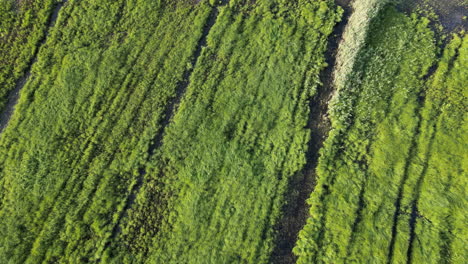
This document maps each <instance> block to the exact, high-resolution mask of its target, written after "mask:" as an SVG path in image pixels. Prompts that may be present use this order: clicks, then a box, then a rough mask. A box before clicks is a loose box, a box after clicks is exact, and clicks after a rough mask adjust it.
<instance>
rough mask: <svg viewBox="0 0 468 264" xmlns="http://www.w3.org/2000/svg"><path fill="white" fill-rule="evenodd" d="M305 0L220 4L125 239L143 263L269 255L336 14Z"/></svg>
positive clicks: (265, 258)
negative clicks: (143, 253) (144, 254)
mask: <svg viewBox="0 0 468 264" xmlns="http://www.w3.org/2000/svg"><path fill="white" fill-rule="evenodd" d="M305 2H306V1H304V2H303V1H298V3H288V4H277V6H271V5H273V4H275V3H276V1H264V2H262V1H259V2H258V3H257V5H255V6H252V7H251V8H250V9H248V10H245V9H246V8H245V6H243V5H236V4H234V5H233V4H231V8H227V7H226V8H222V10H221V13H220V15H219V17H218V20H217V21H216V24H215V26H214V27H213V29H212V30H211V32H210V35H209V36H208V45H207V47H206V48H204V49H203V53H202V56H201V57H200V59H199V62H198V63H197V67H196V68H195V69H194V72H193V75H192V76H191V78H190V86H189V87H188V90H187V94H186V96H185V97H184V99H183V101H182V102H181V104H180V107H179V109H178V112H177V114H176V115H175V117H174V120H173V123H172V124H170V126H169V127H168V129H167V131H166V136H165V138H164V141H163V147H162V149H161V150H160V152H159V153H157V155H156V157H155V159H154V161H153V164H154V166H155V169H154V170H151V173H149V174H148V177H147V178H148V180H149V181H151V182H152V183H151V184H145V185H144V186H143V190H142V192H141V193H140V196H139V197H138V198H139V199H138V200H137V203H138V206H137V207H135V208H134V209H133V210H132V212H131V214H130V218H129V220H128V221H129V226H130V227H131V228H130V229H129V231H128V235H126V234H125V233H124V236H123V239H124V241H128V242H127V243H128V246H129V247H135V248H136V249H135V250H136V252H138V250H140V248H148V247H150V246H151V241H152V243H153V244H154V245H153V248H152V249H150V250H148V251H149V253H148V256H149V260H150V261H151V262H152V263H268V262H269V256H270V254H271V252H272V250H273V247H274V244H273V239H274V235H275V233H274V229H273V227H274V226H275V223H276V222H277V221H278V220H279V219H278V218H279V216H280V209H281V206H282V204H283V201H284V200H285V195H286V194H285V191H286V186H287V184H288V181H289V180H290V179H291V178H292V176H293V175H294V174H295V173H296V172H297V171H298V170H300V169H301V167H302V166H303V165H304V163H305V152H306V146H307V141H308V139H309V131H308V130H307V129H305V128H304V127H305V125H306V123H307V118H308V104H307V103H308V100H309V98H310V97H311V96H312V95H313V94H314V93H315V91H316V87H317V85H318V83H319V73H320V70H321V69H323V67H324V65H325V64H324V56H323V54H324V52H325V48H326V44H327V37H328V35H329V34H330V33H331V32H332V29H333V26H334V24H335V23H336V21H337V20H338V19H339V15H340V12H339V11H337V9H336V8H335V7H334V6H333V5H332V4H331V3H330V2H328V1H316V2H313V3H305ZM243 9H244V10H245V11H244V10H243ZM238 12H245V14H244V15H243V16H238V15H237V13H238ZM161 160H162V161H163V162H164V163H163V164H164V166H162V165H161ZM160 189H162V192H163V193H164V194H165V195H166V196H163V197H161V196H157V195H155V193H158V192H161V191H160ZM168 196H169V197H170V199H169V201H168V202H167V205H166V206H167V208H168V209H167V210H166V211H167V212H163V213H161V212H160V211H159V210H158V209H157V208H155V207H159V205H160V204H161V203H165V202H164V201H161V200H162V199H164V198H166V197H168ZM161 214H168V215H167V217H165V218H164V219H163V220H161V219H160V218H161ZM153 221H154V222H153ZM138 228H140V230H138ZM132 229H134V230H132ZM155 229H156V230H155ZM153 234H156V236H155V237H154V238H151V236H153ZM117 251H118V252H122V251H123V250H117ZM117 258H121V257H120V256H119V255H117ZM137 262H138V261H137Z"/></svg>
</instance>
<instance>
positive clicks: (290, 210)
mask: <svg viewBox="0 0 468 264" xmlns="http://www.w3.org/2000/svg"><path fill="white" fill-rule="evenodd" d="M336 2H337V4H338V5H340V6H341V7H342V8H343V9H344V10H345V13H344V15H343V19H342V21H341V22H340V23H339V24H338V25H337V26H336V27H335V30H334V32H333V33H332V35H331V37H330V38H329V41H328V49H327V52H326V54H325V56H326V61H327V63H328V65H329V66H328V67H327V68H326V69H325V70H324V71H322V73H321V77H320V79H321V81H322V83H323V85H322V86H321V87H318V90H317V94H316V95H315V96H314V98H312V100H311V101H310V102H309V107H310V115H309V120H308V124H307V128H308V129H310V130H311V138H310V141H309V143H308V151H307V153H306V157H307V163H306V165H305V167H304V168H303V170H302V171H300V172H299V173H298V174H297V175H295V176H294V178H293V179H292V181H291V183H290V185H289V188H288V191H287V195H288V196H289V197H288V199H287V201H288V202H287V204H286V205H285V207H284V208H283V216H282V219H281V220H280V221H279V224H278V225H277V226H276V227H275V229H276V230H277V241H276V248H275V249H274V251H273V254H272V258H271V262H272V263H275V264H290V263H296V260H297V257H296V256H295V255H294V254H293V253H292V249H293V248H294V246H295V244H296V241H297V238H298V234H299V231H300V230H301V229H302V228H303V227H304V225H305V224H306V220H307V218H308V217H309V208H310V206H309V205H308V204H307V199H309V197H310V195H311V193H312V192H313V190H314V187H315V179H316V173H315V168H316V167H317V162H318V158H319V150H320V149H321V148H322V146H323V142H324V141H325V139H326V138H327V136H328V132H329V131H330V121H329V119H328V116H327V111H328V103H329V101H330V99H331V97H332V95H333V91H334V90H335V88H334V86H333V70H334V65H335V57H336V52H337V48H338V45H339V43H340V41H341V36H342V34H343V31H344V28H345V25H346V23H347V21H348V18H349V15H350V13H351V8H350V3H351V0H337V1H336Z"/></svg>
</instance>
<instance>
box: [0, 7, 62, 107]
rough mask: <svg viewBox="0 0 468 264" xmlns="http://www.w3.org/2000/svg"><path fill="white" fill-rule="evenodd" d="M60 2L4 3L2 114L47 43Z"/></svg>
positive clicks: (0, 22)
mask: <svg viewBox="0 0 468 264" xmlns="http://www.w3.org/2000/svg"><path fill="white" fill-rule="evenodd" d="M56 2H57V1H56V0H24V1H13V0H0V111H2V110H3V109H4V107H5V104H6V102H7V97H8V94H9V93H10V92H11V91H12V90H13V89H14V88H15V85H16V82H17V81H18V80H19V79H20V78H21V77H22V76H23V75H24V72H25V71H26V69H27V68H28V65H29V64H30V62H31V61H32V60H33V58H34V54H35V53H36V52H37V49H38V46H39V45H40V43H41V41H42V40H43V39H44V37H45V34H46V31H47V28H48V26H49V23H48V22H49V18H50V15H51V13H52V10H53V8H54V4H55V3H56Z"/></svg>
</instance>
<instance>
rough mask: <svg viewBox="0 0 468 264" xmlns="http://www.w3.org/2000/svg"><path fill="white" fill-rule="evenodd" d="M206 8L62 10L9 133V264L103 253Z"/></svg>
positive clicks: (4, 237) (5, 157) (5, 204)
mask: <svg viewBox="0 0 468 264" xmlns="http://www.w3.org/2000/svg"><path fill="white" fill-rule="evenodd" d="M102 6H107V8H105V9H103V8H102ZM209 10H210V7H209V6H208V5H207V4H200V5H198V6H197V7H194V6H193V5H192V4H191V3H189V2H179V3H178V4H170V3H167V2H155V1H143V2H142V1H129V2H127V1H107V2H103V1H92V0H90V1H70V2H69V4H68V5H67V6H65V7H63V9H62V10H61V14H60V17H59V20H58V21H57V25H56V27H54V29H53V30H52V31H51V32H50V36H49V37H48V38H47V42H46V43H45V45H44V47H43V49H41V51H40V52H39V56H38V61H37V62H36V63H35V64H34V66H33V69H32V76H31V78H30V80H29V82H28V83H27V84H26V86H25V87H24V89H23V91H22V93H21V98H20V102H19V104H18V105H17V107H16V111H15V114H14V115H13V117H12V120H11V122H10V124H9V126H8V128H7V129H6V130H5V131H4V133H3V134H2V136H1V139H0V151H1V161H0V162H1V168H2V169H1V174H0V175H1V176H0V179H1V181H2V192H1V193H2V197H3V198H2V203H1V207H0V208H1V211H0V218H1V219H2V222H1V225H0V233H1V235H0V237H1V238H0V241H1V242H0V244H1V245H2V247H0V260H1V261H0V262H3V263H8V262H10V263H23V262H25V263H39V262H42V261H45V262H70V263H81V262H85V261H88V260H89V261H96V260H97V259H99V258H100V257H101V253H102V251H103V248H104V247H105V244H106V242H107V241H108V240H109V238H110V236H111V232H112V230H113V228H114V226H115V225H116V224H117V219H118V216H119V215H120V214H121V211H122V210H123V206H124V204H125V202H126V199H127V197H128V195H129V192H130V189H131V188H132V186H133V184H135V180H136V178H137V176H138V174H139V172H138V171H139V169H140V168H141V167H143V166H144V163H145V162H146V161H147V155H148V146H149V144H150V142H151V140H152V138H153V137H154V136H155V135H156V134H157V133H160V131H161V129H162V127H161V125H160V123H161V122H160V120H162V118H163V114H164V111H165V108H166V105H167V102H168V101H169V99H170V98H172V97H174V96H175V90H176V88H177V84H178V83H179V82H180V81H181V80H182V79H183V73H184V72H185V70H186V68H187V67H188V65H189V64H190V63H189V62H190V58H191V57H192V56H193V52H194V50H195V47H196V44H197V42H198V39H199V38H200V37H201V33H202V28H203V26H204V24H205V20H206V18H207V16H208V13H209Z"/></svg>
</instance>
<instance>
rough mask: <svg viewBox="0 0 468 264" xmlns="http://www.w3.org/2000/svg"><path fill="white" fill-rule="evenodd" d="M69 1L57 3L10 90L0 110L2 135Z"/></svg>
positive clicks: (0, 130) (0, 131)
mask: <svg viewBox="0 0 468 264" xmlns="http://www.w3.org/2000/svg"><path fill="white" fill-rule="evenodd" d="M67 1H68V0H62V1H61V2H58V3H56V4H55V7H54V9H53V10H52V12H51V13H50V15H49V18H48V20H47V23H46V24H47V26H46V28H45V29H44V33H43V34H42V35H43V36H42V39H40V40H39V41H38V43H37V47H35V48H34V53H33V55H32V56H31V59H30V61H29V62H28V63H27V66H26V68H25V70H24V73H23V76H21V77H20V78H19V79H18V80H17V81H16V85H15V88H14V89H13V90H11V91H9V95H8V97H7V100H6V102H5V105H4V106H3V109H0V111H1V112H0V135H1V134H2V132H3V130H4V129H5V127H6V126H7V125H8V121H9V120H10V118H11V116H12V115H13V112H14V110H15V105H16V104H17V103H18V99H19V96H20V92H21V90H22V88H23V87H24V86H25V85H26V83H27V82H28V80H29V78H30V76H31V69H32V66H33V64H34V62H36V61H37V55H38V53H39V50H40V49H41V47H42V46H43V45H44V44H45V42H46V41H47V36H48V35H49V31H50V30H51V29H52V28H53V27H54V26H55V22H56V21H57V18H58V15H59V12H60V10H61V9H62V7H63V5H64V4H65V3H66V2H67Z"/></svg>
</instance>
